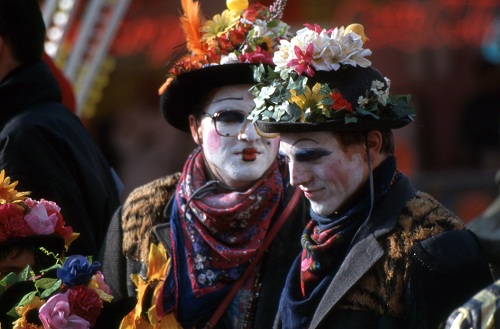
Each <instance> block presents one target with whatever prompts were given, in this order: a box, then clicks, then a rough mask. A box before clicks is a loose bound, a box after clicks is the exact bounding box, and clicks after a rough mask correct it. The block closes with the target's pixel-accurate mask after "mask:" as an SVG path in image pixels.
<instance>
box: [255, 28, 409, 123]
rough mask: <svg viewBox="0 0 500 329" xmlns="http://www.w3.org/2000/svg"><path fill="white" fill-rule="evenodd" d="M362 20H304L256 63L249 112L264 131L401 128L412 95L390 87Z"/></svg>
mask: <svg viewBox="0 0 500 329" xmlns="http://www.w3.org/2000/svg"><path fill="white" fill-rule="evenodd" d="M366 40H367V38H366V36H365V34H364V28H363V26H362V25H360V24H351V25H349V26H348V27H347V28H344V27H340V28H335V29H332V30H326V29H322V28H321V27H319V26H318V25H310V24H305V28H303V29H301V30H299V31H298V32H297V33H296V35H295V36H294V37H293V38H292V39H291V40H290V41H288V40H282V41H281V45H280V48H279V50H278V51H276V52H275V53H274V57H273V63H274V64H275V66H274V67H272V66H270V67H268V66H265V65H260V66H259V67H256V68H255V69H254V70H255V79H256V85H255V86H254V87H253V93H254V95H255V96H256V97H257V98H256V99H255V102H256V107H255V109H254V110H253V111H252V113H251V115H250V117H251V118H252V120H253V121H254V122H255V121H256V122H257V126H258V128H259V130H260V131H261V132H262V133H280V132H308V131H364V130H371V129H386V128H390V129H393V128H400V127H403V126H405V125H407V124H408V123H410V122H411V121H412V116H413V114H414V112H413V109H412V107H411V106H410V96H409V95H403V96H400V95H393V94H390V93H389V86H390V80H389V79H387V78H385V77H384V76H383V75H382V74H381V73H380V72H379V71H377V70H376V69H375V68H373V67H372V66H371V62H370V61H369V60H368V59H367V58H366V56H369V55H371V51H370V50H369V49H364V48H363V45H364V42H365V41H366Z"/></svg>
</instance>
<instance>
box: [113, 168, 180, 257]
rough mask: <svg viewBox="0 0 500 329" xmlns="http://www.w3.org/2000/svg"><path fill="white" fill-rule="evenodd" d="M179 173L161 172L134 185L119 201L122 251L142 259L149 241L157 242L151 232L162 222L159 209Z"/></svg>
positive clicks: (160, 209)
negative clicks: (151, 179)
mask: <svg viewBox="0 0 500 329" xmlns="http://www.w3.org/2000/svg"><path fill="white" fill-rule="evenodd" d="M180 175H181V174H180V173H176V174H173V175H169V176H165V177H162V178H159V179H157V180H154V181H152V182H150V183H148V184H146V185H143V186H141V187H139V188H136V189H135V190H134V191H132V192H131V193H130V195H129V196H128V198H127V200H125V202H124V204H123V210H122V216H121V221H122V223H121V224H122V228H123V252H124V254H125V256H126V257H128V258H130V259H132V260H135V261H140V262H144V261H146V260H147V257H148V253H149V245H150V243H158V241H157V239H156V238H155V236H154V234H153V232H152V231H153V227H154V226H155V225H158V224H161V223H164V222H165V219H164V218H163V211H164V208H165V205H166V204H167V202H168V200H169V199H170V198H171V197H172V195H173V194H174V193H175V188H176V186H177V182H178V181H179V177H180Z"/></svg>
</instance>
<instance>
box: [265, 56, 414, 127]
mask: <svg viewBox="0 0 500 329" xmlns="http://www.w3.org/2000/svg"><path fill="white" fill-rule="evenodd" d="M373 81H380V82H382V83H383V84H384V87H387V82H386V80H385V78H384V76H383V75H382V74H381V73H380V72H379V71H378V70H376V69H375V68H373V67H371V66H369V67H360V66H351V65H345V66H342V67H341V68H340V69H338V70H336V71H317V72H315V74H314V76H313V77H310V78H309V79H308V81H307V85H308V86H309V87H310V88H312V87H313V86H314V85H315V84H316V83H320V84H328V86H329V87H330V88H331V89H332V90H335V92H338V93H340V94H341V95H342V97H343V98H344V99H345V100H346V101H347V102H349V104H351V107H352V108H353V109H355V108H356V107H357V106H358V99H359V97H360V96H363V95H365V94H366V93H367V91H370V89H371V87H372V82H373ZM391 107H392V105H390V104H389V105H387V108H386V109H385V110H384V109H382V110H381V111H382V112H381V113H380V116H379V117H375V116H373V115H370V114H366V115H362V116H356V121H355V122H354V121H346V120H345V118H343V117H340V118H337V119H332V120H326V121H324V122H318V123H313V122H287V121H279V122H273V121H257V126H258V128H259V130H260V131H261V132H263V133H300V132H312V131H333V132H335V131H339V132H341V131H367V130H383V129H397V128H401V127H404V126H406V125H407V124H409V123H410V122H412V121H413V119H412V117H411V116H410V115H407V114H401V115H400V114H398V113H397V112H396V111H394V110H393V108H391Z"/></svg>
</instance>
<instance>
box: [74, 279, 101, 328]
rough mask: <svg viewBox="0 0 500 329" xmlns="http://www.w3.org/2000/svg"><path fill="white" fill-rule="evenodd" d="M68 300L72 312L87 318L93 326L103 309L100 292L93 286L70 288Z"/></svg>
mask: <svg viewBox="0 0 500 329" xmlns="http://www.w3.org/2000/svg"><path fill="white" fill-rule="evenodd" d="M68 301H69V304H70V305H71V314H75V315H78V316H79V317H81V318H83V319H85V320H87V321H88V322H90V327H93V326H94V324H95V322H96V320H97V317H98V316H99V314H100V313H101V309H102V300H101V297H99V294H98V293H97V292H96V291H95V290H94V289H92V288H89V287H87V286H84V285H79V286H75V287H72V288H70V289H69V290H68Z"/></svg>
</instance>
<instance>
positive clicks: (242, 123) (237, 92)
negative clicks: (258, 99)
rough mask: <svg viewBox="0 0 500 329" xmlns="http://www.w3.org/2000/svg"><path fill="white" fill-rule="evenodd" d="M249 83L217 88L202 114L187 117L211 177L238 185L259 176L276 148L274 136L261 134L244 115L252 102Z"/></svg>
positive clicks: (267, 166) (237, 186) (252, 180)
mask: <svg viewBox="0 0 500 329" xmlns="http://www.w3.org/2000/svg"><path fill="white" fill-rule="evenodd" d="M249 88H250V85H233V86H225V87H221V88H218V89H217V90H215V92H213V93H212V94H211V95H210V96H209V99H208V101H207V102H206V105H205V107H204V112H205V113H206V115H205V116H202V118H201V120H199V121H196V120H194V118H191V119H190V125H191V132H192V134H193V138H194V139H195V141H196V142H197V143H198V144H199V145H200V146H201V147H202V149H203V154H204V156H205V160H206V162H207V164H208V166H209V168H210V170H211V172H212V174H213V175H214V176H215V178H217V179H219V180H220V181H222V182H223V183H224V184H225V185H227V186H229V187H234V188H241V187H245V186H248V185H251V184H252V183H253V182H255V181H256V180H258V179H259V178H261V177H262V176H263V175H264V174H265V173H266V171H267V170H268V168H269V167H270V166H271V164H272V163H273V161H274V160H275V159H276V156H277V152H278V145H279V144H278V138H273V139H268V138H263V137H261V136H260V135H259V134H258V133H257V131H256V130H255V127H254V125H253V124H252V123H251V122H250V121H249V120H246V117H247V116H248V114H249V113H250V111H251V110H252V109H253V107H254V106H255V104H254V101H253V95H252V94H251V93H250V92H249V91H248V89H249Z"/></svg>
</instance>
